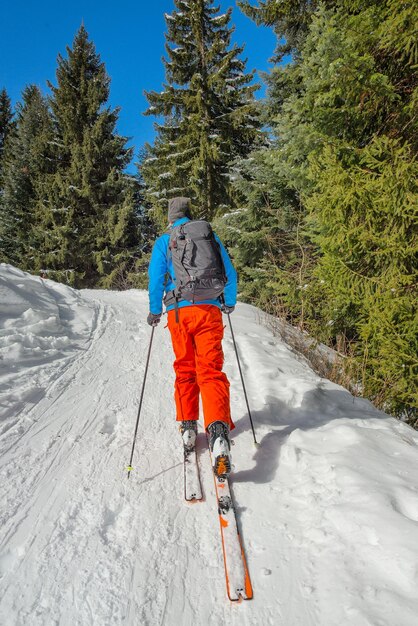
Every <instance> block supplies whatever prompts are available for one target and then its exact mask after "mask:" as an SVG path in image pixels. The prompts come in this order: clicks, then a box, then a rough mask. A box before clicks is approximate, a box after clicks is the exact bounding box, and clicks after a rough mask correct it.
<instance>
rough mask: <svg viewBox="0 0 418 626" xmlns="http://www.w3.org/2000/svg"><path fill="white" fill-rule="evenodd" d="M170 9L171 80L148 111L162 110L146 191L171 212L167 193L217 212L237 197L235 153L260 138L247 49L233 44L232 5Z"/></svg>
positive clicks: (151, 96)
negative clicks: (232, 177)
mask: <svg viewBox="0 0 418 626" xmlns="http://www.w3.org/2000/svg"><path fill="white" fill-rule="evenodd" d="M175 5H176V9H177V10H176V11H174V12H173V13H172V14H171V15H166V16H165V19H166V23H167V34H166V39H167V44H166V53H167V58H166V59H164V64H165V69H166V84H165V85H164V89H163V91H162V92H161V93H157V92H155V91H153V92H149V93H147V94H146V95H147V98H148V101H149V103H150V107H149V109H148V110H147V112H146V113H147V114H148V115H157V116H161V117H163V118H164V119H163V123H161V124H156V129H157V138H156V140H155V143H154V145H153V146H148V150H147V155H146V158H145V160H144V161H143V163H142V168H141V169H142V174H143V177H144V180H145V183H146V185H147V198H148V199H149V201H150V202H151V203H152V205H153V206H154V208H155V209H157V211H156V214H157V216H158V215H160V217H161V221H162V222H163V221H164V218H163V217H162V216H163V215H165V212H166V202H167V198H170V197H173V196H176V195H186V196H190V197H191V198H192V200H193V205H194V208H195V215H200V216H204V217H206V218H212V217H213V216H214V215H215V214H216V213H219V212H222V211H223V210H225V208H226V207H230V206H231V204H233V198H232V192H231V185H230V174H231V165H232V162H233V160H234V159H235V158H236V157H238V156H245V155H246V154H248V152H249V151H250V150H251V148H252V147H253V146H254V144H256V143H257V142H259V141H260V131H259V120H258V117H257V113H256V108H255V103H254V97H253V94H254V91H255V90H256V89H257V86H255V85H251V84H250V83H251V81H252V79H253V73H249V74H248V73H247V74H246V73H245V65H246V62H245V61H244V60H242V58H241V54H242V52H243V48H242V47H239V46H237V45H233V46H231V35H232V32H233V29H232V28H231V27H230V20H231V10H229V11H228V12H227V13H225V14H223V15H220V14H219V7H214V6H213V0H190V1H189V2H186V1H184V0H175Z"/></svg>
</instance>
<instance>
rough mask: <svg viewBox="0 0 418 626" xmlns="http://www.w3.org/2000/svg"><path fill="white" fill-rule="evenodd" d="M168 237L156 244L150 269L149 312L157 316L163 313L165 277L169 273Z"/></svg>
mask: <svg viewBox="0 0 418 626" xmlns="http://www.w3.org/2000/svg"><path fill="white" fill-rule="evenodd" d="M167 249H168V241H167V237H164V235H163V236H162V237H159V238H158V239H157V241H156V242H155V244H154V247H153V249H152V254H151V260H150V264H149V267H148V277H149V283H148V295H149V310H150V313H154V314H155V315H157V314H159V313H162V310H163V296H164V285H165V276H166V273H167Z"/></svg>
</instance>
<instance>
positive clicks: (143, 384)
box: [126, 326, 155, 478]
mask: <svg viewBox="0 0 418 626" xmlns="http://www.w3.org/2000/svg"><path fill="white" fill-rule="evenodd" d="M154 330H155V326H153V327H152V331H151V339H150V342H149V348H148V356H147V362H146V364H145V372H144V380H143V383H142V390H141V397H140V399H139V407H138V415H137V418H136V424H135V433H134V439H133V442H132V450H131V458H130V459H129V465H128V467H127V468H126V469H127V470H128V478H129V476H130V475H131V471H132V470H133V469H134V468H133V467H132V459H133V456H134V450H135V442H136V434H137V432H138V425H139V416H140V415H141V408H142V400H143V398H144V390H145V381H146V380H147V374H148V365H149V360H150V356H151V346H152V340H153V339H154Z"/></svg>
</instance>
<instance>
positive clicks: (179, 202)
mask: <svg viewBox="0 0 418 626" xmlns="http://www.w3.org/2000/svg"><path fill="white" fill-rule="evenodd" d="M181 217H190V218H191V214H190V198H181V197H180V198H171V200H169V201H168V221H169V222H170V224H173V223H174V222H175V221H176V220H179V219H180V218H181Z"/></svg>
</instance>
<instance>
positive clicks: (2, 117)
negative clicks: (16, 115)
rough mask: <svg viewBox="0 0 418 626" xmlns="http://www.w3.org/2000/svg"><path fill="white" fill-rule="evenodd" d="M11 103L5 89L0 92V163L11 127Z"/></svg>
mask: <svg viewBox="0 0 418 626" xmlns="http://www.w3.org/2000/svg"><path fill="white" fill-rule="evenodd" d="M12 120H13V111H12V103H11V100H10V98H9V96H8V95H7V91H6V89H4V87H3V89H2V90H1V91H0V162H1V159H2V156H3V150H4V143H5V140H6V137H7V135H8V134H9V132H10V130H11V129H12V127H13V124H12Z"/></svg>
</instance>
